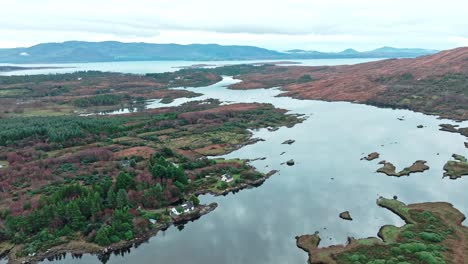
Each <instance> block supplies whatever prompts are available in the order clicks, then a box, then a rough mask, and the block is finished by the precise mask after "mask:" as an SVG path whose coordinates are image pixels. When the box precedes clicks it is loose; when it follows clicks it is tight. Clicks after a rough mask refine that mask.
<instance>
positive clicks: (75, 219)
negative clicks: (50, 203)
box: [65, 201, 86, 230]
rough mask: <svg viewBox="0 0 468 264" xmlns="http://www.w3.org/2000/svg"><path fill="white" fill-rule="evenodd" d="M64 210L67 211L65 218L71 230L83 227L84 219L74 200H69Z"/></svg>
mask: <svg viewBox="0 0 468 264" xmlns="http://www.w3.org/2000/svg"><path fill="white" fill-rule="evenodd" d="M65 211H66V213H67V218H68V219H67V220H68V224H69V226H70V228H72V229H73V230H79V229H81V228H83V226H84V223H85V220H86V219H85V217H84V216H83V215H82V214H81V211H80V208H79V207H78V204H77V203H76V202H75V201H71V202H69V203H68V204H67V206H66V209H65Z"/></svg>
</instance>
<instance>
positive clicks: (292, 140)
mask: <svg viewBox="0 0 468 264" xmlns="http://www.w3.org/2000/svg"><path fill="white" fill-rule="evenodd" d="M294 142H296V140H294V139H288V140H285V141H284V142H283V143H281V144H288V145H291V144H293V143H294Z"/></svg>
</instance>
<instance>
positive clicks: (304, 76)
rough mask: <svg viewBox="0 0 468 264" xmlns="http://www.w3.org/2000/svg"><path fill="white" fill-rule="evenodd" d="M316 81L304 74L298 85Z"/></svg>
mask: <svg viewBox="0 0 468 264" xmlns="http://www.w3.org/2000/svg"><path fill="white" fill-rule="evenodd" d="M313 80H314V79H313V78H312V77H310V75H309V74H304V75H302V76H301V77H299V79H298V80H297V82H298V83H306V82H311V81H313Z"/></svg>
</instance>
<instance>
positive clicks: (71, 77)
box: [0, 71, 121, 85]
mask: <svg viewBox="0 0 468 264" xmlns="http://www.w3.org/2000/svg"><path fill="white" fill-rule="evenodd" d="M113 75H121V73H110V72H100V71H77V72H73V73H61V74H34V75H12V76H0V85H7V84H18V83H39V82H65V81H76V80H77V79H78V78H95V77H106V76H113Z"/></svg>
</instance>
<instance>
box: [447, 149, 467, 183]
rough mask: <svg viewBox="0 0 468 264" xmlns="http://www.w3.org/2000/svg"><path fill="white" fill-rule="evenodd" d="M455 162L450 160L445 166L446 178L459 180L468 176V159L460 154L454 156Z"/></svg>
mask: <svg viewBox="0 0 468 264" xmlns="http://www.w3.org/2000/svg"><path fill="white" fill-rule="evenodd" d="M452 157H453V158H454V159H455V160H449V161H447V163H445V165H444V170H445V173H444V177H445V176H448V177H450V179H453V180H454V179H457V178H460V177H462V176H465V175H468V161H467V159H466V158H465V157H464V156H462V155H458V154H453V155H452Z"/></svg>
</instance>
